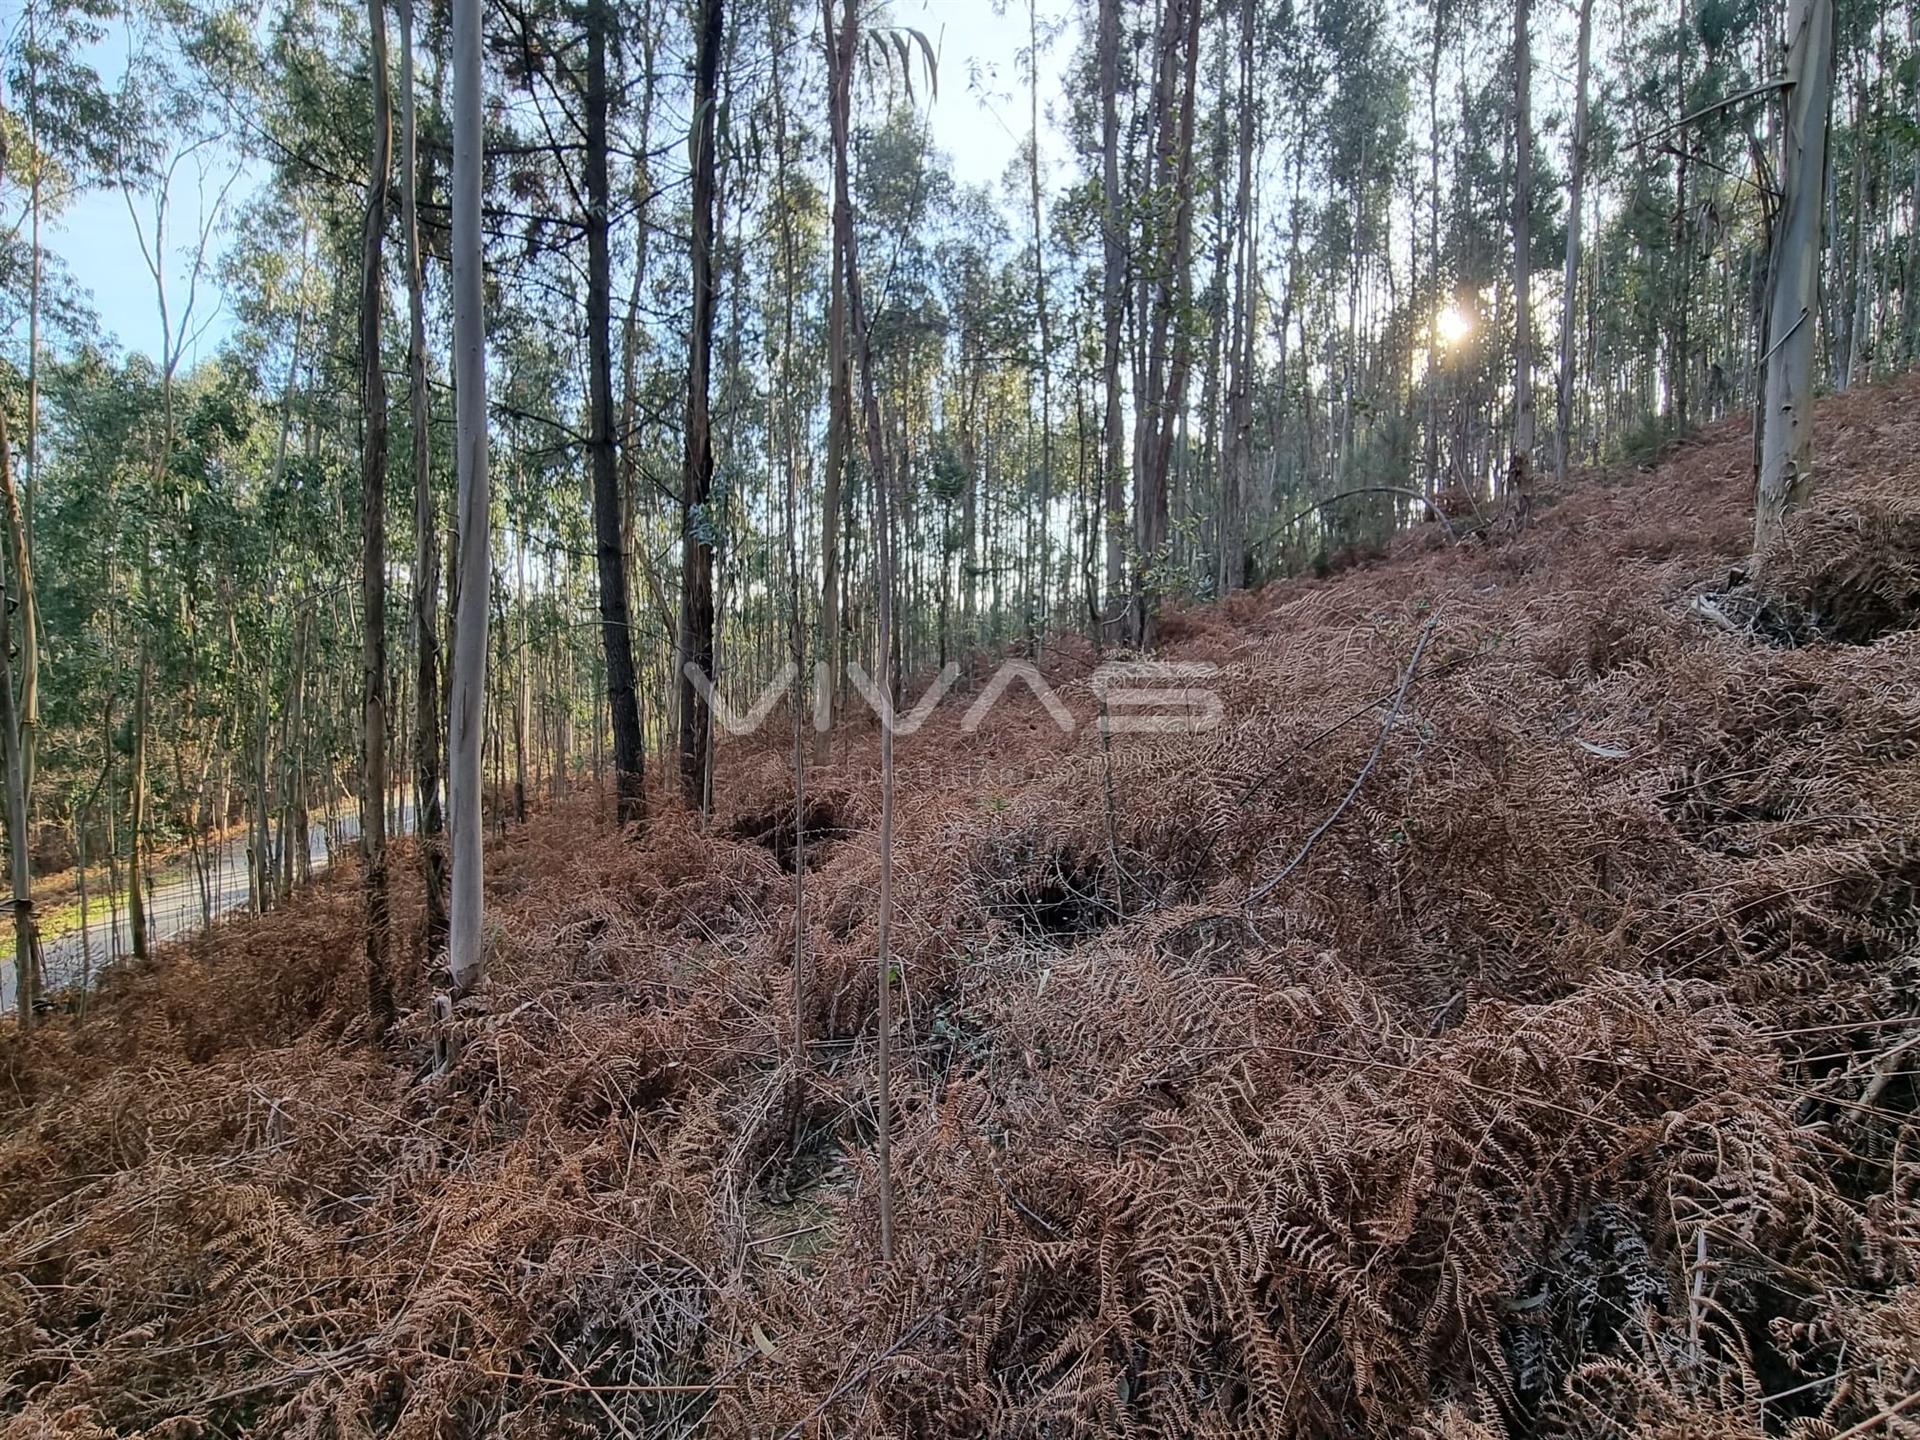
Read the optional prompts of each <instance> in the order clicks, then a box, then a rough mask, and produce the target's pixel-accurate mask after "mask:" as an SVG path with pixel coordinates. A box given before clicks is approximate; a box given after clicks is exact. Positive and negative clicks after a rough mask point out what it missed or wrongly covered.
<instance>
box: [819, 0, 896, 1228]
mask: <svg viewBox="0 0 1920 1440" xmlns="http://www.w3.org/2000/svg"><path fill="white" fill-rule="evenodd" d="M822 11H823V13H824V15H825V18H826V33H827V34H828V36H830V37H837V38H833V39H831V40H830V41H829V45H828V55H829V60H828V72H827V86H828V91H829V94H828V102H827V111H828V118H829V128H830V129H831V132H832V144H833V157H834V166H833V170H834V175H833V206H834V219H835V225H836V228H841V229H843V230H844V233H845V236H846V241H847V243H846V247H845V250H844V252H843V254H842V257H841V258H842V262H843V263H844V265H845V267H846V286H847V317H848V321H849V323H850V327H851V332H852V339H853V348H854V351H855V354H856V358H857V359H858V361H859V365H860V394H861V403H862V409H863V411H864V414H865V418H866V432H867V464H868V467H869V469H870V470H871V472H872V479H873V517H874V525H873V536H874V538H873V553H874V603H875V609H876V615H877V620H878V626H877V634H876V643H875V647H874V648H875V654H876V656H877V663H878V665H879V667H880V669H881V677H882V678H881V693H882V694H883V695H886V696H889V697H891V695H892V694H893V684H892V679H893V673H892V672H893V653H894V650H893V534H892V531H893V516H892V506H891V503H890V502H891V499H892V495H891V491H892V488H893V487H892V481H891V479H890V471H889V467H888V464H887V448H886V445H887V442H886V430H885V427H884V425H883V422H882V420H881V417H880V400H879V393H878V390H877V388H876V383H875V378H874V373H873V353H872V349H871V347H870V345H869V344H868V336H867V315H866V305H865V302H864V299H863V297H862V295H861V290H860V251H859V237H858V233H857V232H856V231H855V230H854V228H853V202H852V199H851V195H850V192H849V188H848V174H847V172H848V155H847V151H848V141H847V131H848V128H849V123H850V115H849V112H850V110H851V108H852V107H851V101H852V76H853V57H854V54H855V52H856V49H857V47H858V43H859V23H860V22H859V11H858V8H857V0H844V18H843V20H842V21H841V23H840V25H839V26H838V27H837V30H836V27H835V25H834V23H833V0H822ZM893 788H894V787H893V723H892V716H891V714H890V713H889V714H887V715H884V716H882V718H881V724H880V906H879V916H878V923H877V930H878V934H877V937H876V938H877V941H878V945H877V948H878V952H879V953H878V957H877V969H878V984H879V992H880V1014H879V1017H878V1023H879V1029H880V1037H879V1040H880V1045H879V1050H880V1054H879V1072H880V1073H879V1076H878V1080H879V1086H878V1107H877V1108H878V1115H877V1117H876V1126H877V1129H878V1145H877V1149H878V1155H877V1159H878V1161H879V1166H880V1254H881V1257H882V1258H883V1259H886V1260H891V1259H892V1258H893V1170H892V1162H891V1153H892V1150H891V1147H892V1129H893V957H892V951H891V945H892V933H891V927H892V924H893Z"/></svg>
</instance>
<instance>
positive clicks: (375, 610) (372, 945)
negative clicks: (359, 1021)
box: [360, 0, 394, 1037]
mask: <svg viewBox="0 0 1920 1440" xmlns="http://www.w3.org/2000/svg"><path fill="white" fill-rule="evenodd" d="M367 29H368V32H369V37H370V41H371V45H372V56H371V63H372V73H373V155H372V160H371V162H370V164H369V166H368V171H367V211H366V217H365V229H364V231H363V233H362V236H361V244H360V414H361V440H360V523H361V528H360V623H361V626H362V634H363V640H362V648H361V670H362V674H361V688H360V720H361V730H360V745H361V751H360V754H361V761H360V853H361V856H362V859H363V860H364V863H365V866H366V874H365V876H364V883H365V887H366V908H367V1006H368V1010H369V1012H370V1014H371V1015H372V1018H373V1029H374V1034H375V1036H376V1037H384V1035H385V1033H386V1029H387V1026H388V1025H389V1024H390V1023H391V1022H392V1020H393V1012H394V1000H393V977H392V975H391V974H390V973H389V970H388V953H387V952H388V948H389V947H388V939H389V936H388V931H389V928H390V918H389V915H388V909H387V904H388V897H387V808H386V794H387V624H386V619H387V380H386V375H385V373H384V372H383V371H382V369H381V367H380V318H381V310H382V308H383V302H384V299H385V293H384V292H385V287H384V285H383V283H382V277H381V270H380V251H381V245H382V242H383V241H384V239H385V236H386V229H387V181H388V172H389V170H390V169H391V167H392V159H393V155H392V152H393V116H392V112H391V105H390V103H389V100H388V96H387V13H386V0H367Z"/></svg>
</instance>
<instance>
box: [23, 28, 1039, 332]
mask: <svg viewBox="0 0 1920 1440" xmlns="http://www.w3.org/2000/svg"><path fill="white" fill-rule="evenodd" d="M1069 9H1070V5H1069V0H1041V4H1040V19H1041V26H1042V30H1043V32H1044V31H1045V29H1046V27H1047V25H1048V22H1049V21H1050V20H1055V19H1057V18H1058V17H1060V16H1062V15H1064V14H1066V13H1068V11H1069ZM893 14H894V18H895V20H896V22H897V23H899V24H902V25H910V26H912V27H914V28H915V29H918V30H920V31H922V32H924V33H925V34H926V35H927V37H928V38H929V39H930V40H931V41H932V42H933V43H934V45H935V46H936V47H938V49H939V51H940V82H941V83H940V96H939V99H938V100H937V101H936V102H935V103H934V108H933V139H934V143H935V144H936V145H938V146H939V147H940V148H941V149H942V150H944V151H945V152H946V153H947V154H948V156H949V157H950V158H951V160H952V174H953V177H954V178H955V179H956V180H958V181H960V182H961V183H963V184H967V185H985V186H987V187H988V188H989V189H990V190H994V191H996V192H997V191H998V188H999V185H1000V181H1001V178H1002V176H1003V175H1004V174H1005V172H1006V169H1007V166H1008V164H1009V162H1011V161H1012V160H1013V158H1014V157H1015V155H1016V154H1017V153H1018V151H1019V148H1020V144H1021V141H1022V139H1023V137H1024V135H1025V132H1026V127H1027V95H1026V73H1025V66H1024V64H1023V63H1022V61H1021V59H1020V52H1021V51H1022V50H1023V49H1024V48H1025V47H1026V43H1027V10H1026V5H1025V4H1024V3H1020V0H1016V3H1013V4H1009V5H1007V6H1006V7H1005V9H1004V13H996V6H995V5H994V4H993V3H992V0H895V3H894V6H893ZM1072 43H1073V41H1072V38H1071V36H1064V35H1063V36H1061V37H1059V38H1057V39H1055V40H1054V41H1053V42H1052V44H1051V46H1050V47H1046V48H1045V49H1044V53H1043V56H1042V61H1041V85H1042V93H1041V104H1042V107H1043V110H1044V108H1045V107H1046V106H1047V105H1048V104H1049V103H1050V102H1051V100H1052V99H1054V98H1056V97H1057V95H1058V89H1059V82H1058V76H1059V74H1060V71H1061V69H1062V67H1063V65H1064V63H1065V61H1066V59H1067V56H1068V54H1069V51H1070V47H1071V45H1072ZM114 46H115V42H114V40H112V39H110V40H109V41H108V42H107V45H106V46H105V47H103V50H107V51H109V52H111V53H117V54H119V55H122V56H123V55H124V49H118V50H115V49H114ZM99 63H100V68H101V74H102V76H103V78H105V79H107V81H108V83H109V84H111V83H112V82H113V80H114V79H115V78H116V75H117V63H116V62H115V61H114V60H113V59H111V58H110V56H109V55H105V54H103V56H102V59H101V61H100V62H99ZM1041 145H1042V156H1043V160H1044V162H1045V163H1046V164H1047V166H1048V168H1049V169H1050V170H1051V171H1053V172H1054V173H1055V174H1056V175H1057V174H1058V173H1059V170H1060V167H1061V163H1062V161H1063V159H1064V146H1063V142H1062V140H1061V137H1060V135H1059V133H1058V131H1057V130H1056V129H1054V128H1053V127H1052V126H1050V125H1049V124H1048V122H1047V119H1046V116H1045V115H1044V114H1043V117H1042V142H1041ZM230 169H231V162H230V161H229V162H226V164H225V167H224V168H222V167H220V166H216V167H215V173H214V174H213V175H212V176H211V177H209V178H206V179H204V180H203V177H202V176H201V175H200V174H199V173H197V172H195V171H194V170H193V169H192V168H191V167H188V168H187V169H186V170H185V171H184V172H183V173H182V174H181V175H180V176H178V177H176V180H175V183H174V189H173V195H172V202H173V208H174V210H175V212H176V216H177V219H176V220H175V222H174V226H175V232H176V237H177V239H178V240H179V241H180V242H181V243H190V241H191V238H192V235H191V232H192V230H193V228H194V224H193V220H194V217H195V215H196V214H197V213H198V211H199V209H200V206H201V204H202V203H203V187H204V203H211V201H212V199H213V197H214V194H215V193H216V192H217V191H218V189H219V187H220V185H221V183H223V182H224V181H225V180H226V178H227V174H228V173H229V171H230ZM248 186H249V179H248V177H246V176H244V175H243V176H242V178H241V180H240V182H239V183H238V184H236V185H235V186H234V187H233V189H232V191H231V192H230V193H229V195H228V199H227V206H226V211H225V216H226V223H227V224H228V225H231V223H232V220H233V217H234V215H235V214H237V213H238V210H239V208H240V202H242V201H244V199H245V195H246V191H247V189H248ZM143 218H145V217H143ZM44 238H45V243H46V245H47V248H48V249H49V250H51V251H52V252H53V253H55V254H56V255H58V256H59V257H60V258H61V259H62V260H63V261H64V262H65V264H66V266H67V268H68V269H69V270H70V271H71V272H72V274H73V276H74V277H75V279H76V280H78V282H79V283H80V285H81V286H82V287H83V288H85V289H86V290H88V291H89V292H91V294H92V297H93V305H94V309H95V311H96V313H97V314H98V315H99V317H100V323H101V326H102V328H103V329H104V330H106V331H107V332H108V333H110V334H112V335H113V336H115V337H116V338H117V339H118V341H119V342H120V344H121V345H122V346H124V347H125V348H127V349H129V350H143V351H145V352H146V353H148V354H149V355H153V354H157V353H158V351H159V349H160V321H159V315H158V312H157V309H156V307H155V304H154V289H153V278H152V276H151V274H150V273H149V272H148V268H147V262H146V260H145V259H144V258H143V257H142V255H141V250H140V232H139V230H138V228H137V227H136V226H135V223H134V221H133V218H132V217H131V216H130V215H129V214H128V211H127V202H126V199H125V197H123V196H122V195H121V193H120V192H119V191H118V190H115V189H106V190H97V191H92V192H90V193H88V194H85V195H83V196H81V197H79V198H78V199H77V200H76V201H75V202H74V203H73V204H72V205H70V206H69V207H68V208H67V210H66V211H65V213H63V214H62V215H61V216H60V217H59V219H58V220H57V221H56V222H54V223H53V224H51V225H50V226H49V227H48V228H47V231H46V234H45V237H44ZM221 248H222V247H221V245H220V243H219V242H216V245H215V255H216V256H217V254H218V253H219V250H220V249H221ZM168 249H169V275H170V281H169V283H170V285H171V286H173V287H174V288H175V290H176V292H177V290H178V286H179V284H180V281H179V278H178V277H180V276H182V275H183V274H184V272H185V269H186V266H187V263H188V262H187V258H186V257H185V256H184V255H182V254H181V253H180V250H179V246H178V245H177V244H170V245H169V246H168ZM176 318H177V317H176ZM202 320H210V321H211V323H210V324H209V325H208V327H207V329H206V330H205V332H204V333H203V334H202V335H201V338H200V340H199V343H198V345H197V346H195V347H192V348H190V349H189V351H188V353H187V355H186V356H185V360H186V363H187V364H188V365H191V364H192V363H193V362H194V360H195V359H196V358H199V357H200V356H204V355H209V354H212V353H213V352H214V351H216V350H217V349H218V348H219V346H220V343H221V341H222V340H223V339H224V338H225V336H226V335H227V333H228V331H229V329H230V328H231V317H230V316H229V315H228V314H227V313H226V312H225V309H224V306H223V305H222V302H221V297H220V294H219V288H218V285H217V284H216V283H214V282H213V280H212V277H209V278H208V280H207V281H206V282H205V283H204V284H203V287H202V290H201V294H200V298H199V302H198V309H197V311H196V323H198V322H199V321H202Z"/></svg>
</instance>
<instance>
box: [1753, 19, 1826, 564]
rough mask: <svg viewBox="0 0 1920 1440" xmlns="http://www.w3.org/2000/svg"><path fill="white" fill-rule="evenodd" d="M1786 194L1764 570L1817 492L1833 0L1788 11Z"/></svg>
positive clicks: (1771, 381) (1762, 528) (1770, 350)
mask: <svg viewBox="0 0 1920 1440" xmlns="http://www.w3.org/2000/svg"><path fill="white" fill-rule="evenodd" d="M1787 37H1788V45H1787V80H1788V83H1789V89H1788V91H1787V123H1786V132H1785V135H1784V137H1783V142H1782V143H1783V146H1784V153H1783V155H1782V163H1781V167H1780V176H1781V185H1782V189H1783V192H1784V193H1783V196H1782V199H1781V206H1780V214H1779V216H1778V218H1777V219H1776V220H1775V222H1774V231H1773V246H1772V259H1771V261H1770V263H1769V266H1768V280H1769V283H1770V285H1771V291H1770V294H1769V297H1768V302H1767V316H1768V320H1767V331H1768V335H1767V403H1766V408H1765V410H1764V411H1763V412H1762V416H1761V418H1762V420H1763V422H1764V429H1763V431H1762V436H1761V442H1760V484H1759V490H1758V494H1757V497H1756V503H1755V505H1754V516H1753V560H1754V570H1755V573H1756V574H1757V573H1758V570H1759V566H1760V563H1761V562H1762V561H1763V560H1764V558H1765V554H1766V551H1767V550H1768V549H1769V548H1770V547H1771V545H1772V544H1773V542H1774V541H1775V540H1776V539H1777V538H1778V537H1779V534H1780V531H1781V528H1782V526H1783V525H1784V524H1785V523H1786V518H1787V512H1788V511H1789V510H1791V509H1792V508H1793V507H1794V506H1796V505H1799V504H1801V503H1802V502H1803V501H1805V500H1806V499H1807V497H1808V496H1809V495H1810V494H1812V492H1813V378H1814V360H1815V336H1814V331H1815V328H1816V327H1815V322H1816V320H1817V319H1818V307H1819V303H1820V206H1821V201H1822V198H1823V197H1824V195H1825V192H1826V168H1827V111H1828V108H1829V106H1830V104H1831V101H1832V96H1833V0H1793V4H1792V6H1791V8H1790V9H1789V10H1788V12H1787Z"/></svg>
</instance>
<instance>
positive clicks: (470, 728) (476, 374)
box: [447, 0, 492, 995]
mask: <svg viewBox="0 0 1920 1440" xmlns="http://www.w3.org/2000/svg"><path fill="white" fill-rule="evenodd" d="M480 12H481V0H453V191H452V197H451V199H452V209H453V381H454V426H455V432H456V444H457V445H458V451H457V454H456V457H455V464H456V468H457V472H458V476H459V487H460V495H459V503H458V507H457V508H458V513H459V529H460V553H459V579H460V599H459V606H458V609H457V611H456V613H455V617H454V636H453V699H452V704H451V705H450V706H449V707H448V709H449V721H450V724H451V726H452V731H451V735H450V737H449V740H448V747H447V749H448V764H447V797H448V810H449V812H450V816H449V818H450V824H449V826H448V828H449V830H450V831H451V832H452V838H453V883H452V887H451V898H450V903H449V905H448V907H447V908H448V924H449V933H448V947H447V951H448V953H447V962H448V967H449V969H450V970H451V972H452V976H453V988H454V991H455V993H456V994H461V995H464V994H466V993H468V992H469V991H471V990H472V989H473V988H474V987H475V986H476V985H477V984H479V983H480V980H481V978H482V976H483V975H484V973H485V965H486V952H485V948H484V945H483V943H482V942H483V926H484V924H485V921H486V903H485V896H484V892H483V890H482V885H481V881H482V878H483V877H482V867H483V865H484V863H485V857H484V849H483V847H484V837H483V834H482V830H481V824H480V801H481V794H480V742H481V736H482V731H483V727H484V725H485V715H486V694H487V610H488V604H489V601H490V599H491V597H490V595H489V594H488V589H489V585H490V581H491V575H492V569H491V559H490V557H489V554H488V551H489V548H490V541H491V538H492V536H491V531H490V529H489V526H488V512H489V508H490V502H489V498H488V491H487V326H486V314H485V311H484V308H483V307H484V293H483V286H482V280H483V276H482V271H481V265H482V260H481V253H480V176H481V164H482V159H481V144H482V139H483V137H482V133H481V119H480V102H481V95H480V88H481V78H480V73H481V72H480Z"/></svg>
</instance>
